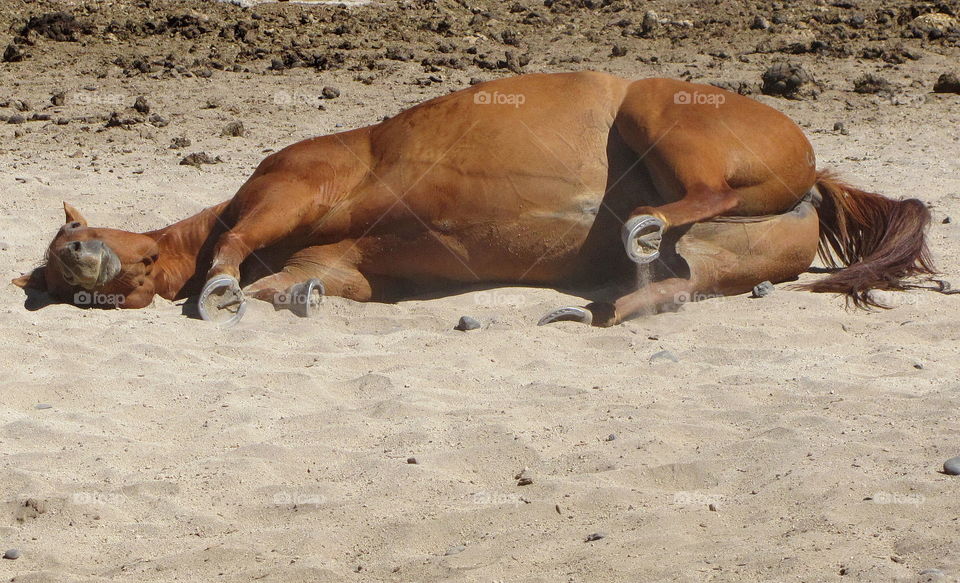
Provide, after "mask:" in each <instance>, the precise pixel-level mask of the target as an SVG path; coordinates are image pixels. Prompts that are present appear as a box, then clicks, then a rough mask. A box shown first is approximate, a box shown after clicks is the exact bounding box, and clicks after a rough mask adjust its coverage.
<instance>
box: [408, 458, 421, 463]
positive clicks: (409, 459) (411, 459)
mask: <svg viewBox="0 0 960 583" xmlns="http://www.w3.org/2000/svg"><path fill="white" fill-rule="evenodd" d="M407 463H408V464H419V463H420V462H418V461H417V458H415V457H408V458H407Z"/></svg>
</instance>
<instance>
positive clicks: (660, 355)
mask: <svg viewBox="0 0 960 583" xmlns="http://www.w3.org/2000/svg"><path fill="white" fill-rule="evenodd" d="M658 360H672V361H673V362H680V359H679V358H677V356H676V355H675V354H674V353H672V352H670V351H669V350H661V351H660V352H657V353H656V354H654V355H653V356H651V357H650V363H651V364H653V363H654V362H657V361H658Z"/></svg>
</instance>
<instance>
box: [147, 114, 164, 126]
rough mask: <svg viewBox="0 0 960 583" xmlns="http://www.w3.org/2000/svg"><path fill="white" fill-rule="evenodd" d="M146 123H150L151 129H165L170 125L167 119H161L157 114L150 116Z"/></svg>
mask: <svg viewBox="0 0 960 583" xmlns="http://www.w3.org/2000/svg"><path fill="white" fill-rule="evenodd" d="M147 121H149V122H150V125H152V126H153V127H156V128H165V127H167V126H168V125H170V120H168V119H167V118H165V117H163V116H162V115H159V114H156V113H154V114H152V115H151V116H150V117H149V118H148V119H147Z"/></svg>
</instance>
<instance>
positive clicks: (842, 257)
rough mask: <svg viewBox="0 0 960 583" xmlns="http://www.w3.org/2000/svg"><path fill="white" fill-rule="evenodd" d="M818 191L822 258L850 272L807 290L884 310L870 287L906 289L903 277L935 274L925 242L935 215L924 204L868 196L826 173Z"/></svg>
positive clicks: (821, 174) (820, 173)
mask: <svg viewBox="0 0 960 583" xmlns="http://www.w3.org/2000/svg"><path fill="white" fill-rule="evenodd" d="M817 190H818V191H819V192H820V194H821V195H822V196H823V201H822V203H821V205H820V208H819V209H818V212H819V214H820V248H819V253H820V259H821V260H822V261H823V263H824V265H826V266H828V267H832V268H838V267H845V269H841V270H840V271H837V272H835V273H833V274H831V275H829V276H827V277H825V278H823V279H821V280H819V281H815V282H813V283H810V284H806V285H804V286H802V287H803V288H804V289H807V290H810V291H813V292H825V293H840V294H846V295H847V296H848V297H849V299H851V300H852V301H853V303H854V305H856V306H857V307H859V308H866V307H878V308H885V307H887V306H884V305H882V304H880V303H879V302H877V301H876V300H875V299H873V298H871V297H870V295H869V293H868V292H869V291H870V290H871V289H887V290H902V289H906V288H907V287H908V286H907V285H906V284H904V283H903V279H904V278H907V277H910V276H913V275H932V274H934V273H936V271H935V270H934V267H933V263H932V262H931V260H930V252H929V250H928V249H927V242H926V239H925V232H926V229H927V226H928V225H929V223H930V211H929V210H927V207H926V206H925V205H924V204H923V203H922V202H920V201H919V200H917V199H915V198H909V199H906V200H893V199H890V198H887V197H885V196H882V195H879V194H874V193H872V192H865V191H863V190H859V189H857V188H854V187H852V186H850V185H849V184H846V183H844V182H842V181H840V180H839V179H837V178H836V176H835V175H834V174H832V173H831V172H829V171H825V170H820V171H818V172H817Z"/></svg>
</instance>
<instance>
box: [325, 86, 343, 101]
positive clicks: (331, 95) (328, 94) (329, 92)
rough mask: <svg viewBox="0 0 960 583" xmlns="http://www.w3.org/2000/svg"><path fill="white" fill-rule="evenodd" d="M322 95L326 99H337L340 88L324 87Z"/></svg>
mask: <svg viewBox="0 0 960 583" xmlns="http://www.w3.org/2000/svg"><path fill="white" fill-rule="evenodd" d="M320 97H323V98H324V99H336V98H338V97H340V90H339V89H337V88H336V87H324V88H323V90H322V91H320Z"/></svg>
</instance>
